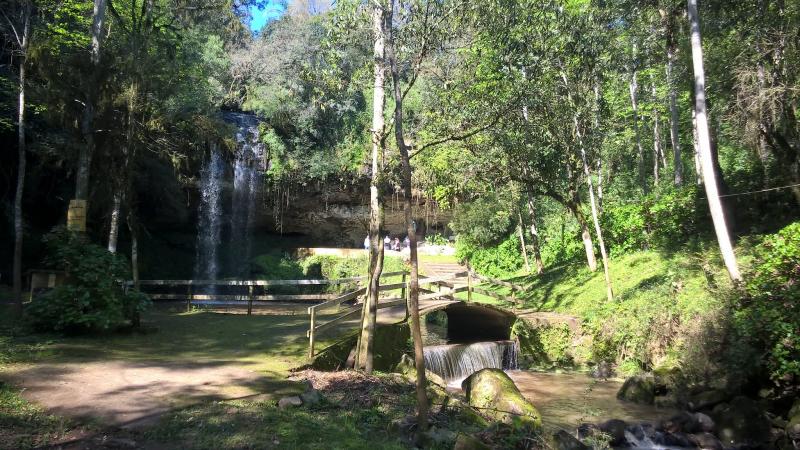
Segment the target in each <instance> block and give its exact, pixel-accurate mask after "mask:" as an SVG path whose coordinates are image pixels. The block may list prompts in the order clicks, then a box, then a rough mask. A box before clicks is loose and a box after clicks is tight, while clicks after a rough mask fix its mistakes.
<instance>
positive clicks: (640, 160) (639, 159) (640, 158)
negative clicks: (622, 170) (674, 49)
mask: <svg viewBox="0 0 800 450" xmlns="http://www.w3.org/2000/svg"><path fill="white" fill-rule="evenodd" d="M635 52H636V46H634V53H635ZM628 90H629V91H630V97H631V108H632V109H633V133H634V136H635V137H636V171H637V172H636V173H637V174H638V176H639V186H641V187H642V191H643V192H644V193H645V194H646V193H647V191H648V188H647V175H646V174H645V168H644V167H645V163H644V148H643V147H642V136H641V133H640V131H639V102H638V100H637V91H638V90H639V83H638V81H637V74H636V69H633V71H632V73H631V79H630V82H629V83H628Z"/></svg>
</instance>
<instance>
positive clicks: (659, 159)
mask: <svg viewBox="0 0 800 450" xmlns="http://www.w3.org/2000/svg"><path fill="white" fill-rule="evenodd" d="M650 88H651V92H652V94H653V99H654V100H656V99H657V98H658V91H657V90H656V82H655V80H653V84H652V85H651V87H650ZM655 103H658V101H656V102H655ZM653 153H654V155H655V158H656V160H655V161H654V164H653V165H654V166H655V170H656V171H658V164H659V163H661V168H662V169H664V170H666V169H667V157H666V155H665V152H664V146H663V145H662V143H661V112H660V111H659V110H658V108H654V109H653Z"/></svg>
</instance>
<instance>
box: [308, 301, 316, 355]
mask: <svg viewBox="0 0 800 450" xmlns="http://www.w3.org/2000/svg"><path fill="white" fill-rule="evenodd" d="M316 326H317V309H316V308H311V327H310V328H309V329H308V357H309V358H313V357H314V328H316Z"/></svg>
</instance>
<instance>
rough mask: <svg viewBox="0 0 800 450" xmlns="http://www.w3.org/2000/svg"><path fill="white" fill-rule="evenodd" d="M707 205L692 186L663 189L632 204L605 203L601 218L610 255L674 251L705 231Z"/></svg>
mask: <svg viewBox="0 0 800 450" xmlns="http://www.w3.org/2000/svg"><path fill="white" fill-rule="evenodd" d="M707 216H708V214H707V206H706V204H705V201H704V200H702V199H700V198H699V196H698V190H697V188H696V187H694V186H692V187H686V188H683V189H673V188H669V189H665V190H661V191H658V192H656V193H651V194H650V195H648V196H646V197H645V198H644V200H643V201H640V202H636V203H609V204H607V206H606V207H605V208H604V210H603V215H602V216H601V221H602V229H603V233H605V238H606V242H607V243H608V246H609V247H610V249H611V252H612V253H614V254H622V253H630V252H632V251H638V250H646V249H648V248H660V249H674V248H677V247H679V246H680V245H682V244H685V243H686V242H687V241H689V240H690V239H692V238H695V237H696V236H697V235H698V233H700V232H702V231H705V230H706V229H707V224H708V219H707Z"/></svg>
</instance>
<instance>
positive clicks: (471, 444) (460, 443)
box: [453, 434, 491, 450]
mask: <svg viewBox="0 0 800 450" xmlns="http://www.w3.org/2000/svg"><path fill="white" fill-rule="evenodd" d="M453 450H491V448H490V447H489V446H488V445H486V444H484V443H483V442H481V441H480V440H479V439H478V438H475V437H473V436H470V435H468V434H459V435H458V437H457V438H456V443H455V445H453Z"/></svg>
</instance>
